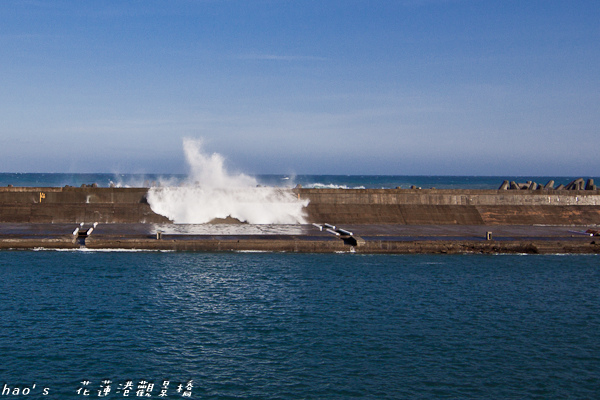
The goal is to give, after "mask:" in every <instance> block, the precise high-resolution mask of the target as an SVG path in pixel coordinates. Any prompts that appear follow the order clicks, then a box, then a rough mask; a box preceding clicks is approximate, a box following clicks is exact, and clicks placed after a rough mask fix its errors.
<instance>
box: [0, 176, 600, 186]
mask: <svg viewBox="0 0 600 400" xmlns="http://www.w3.org/2000/svg"><path fill="white" fill-rule="evenodd" d="M255 178H256V180H257V181H258V183H259V184H261V185H265V186H276V187H294V186H296V185H302V187H306V188H333V189H336V188H342V189H356V188H358V189H360V188H366V189H391V188H397V187H401V188H403V189H408V188H410V187H411V186H416V187H420V188H423V189H430V188H437V189H494V190H495V189H498V188H499V187H500V185H501V184H502V182H503V181H504V180H508V181H515V182H520V183H524V182H527V181H534V182H537V183H541V184H546V183H547V182H548V181H549V180H553V181H555V186H558V185H559V184H564V185H566V184H568V183H569V182H571V181H573V180H575V179H577V178H585V179H586V180H587V179H588V178H592V179H595V182H600V178H599V177H595V178H594V177H581V176H572V177H565V176H563V177H555V176H437V175H431V176H429V175H414V176H408V175H257V176H255ZM186 179H187V176H186V175H174V174H172V175H158V174H65V173H56V174H51V173H0V186H7V185H13V186H29V187H61V186H65V185H69V186H81V185H90V184H94V183H95V184H97V185H98V186H100V187H108V186H111V185H114V186H118V187H119V186H120V187H148V186H153V185H161V184H169V185H178V184H180V183H182V182H184V181H185V180H186Z"/></svg>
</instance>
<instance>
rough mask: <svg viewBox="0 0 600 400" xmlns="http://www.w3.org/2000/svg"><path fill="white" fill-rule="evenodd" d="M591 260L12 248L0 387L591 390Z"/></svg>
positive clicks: (242, 394) (597, 301) (596, 336)
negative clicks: (30, 249)
mask: <svg viewBox="0 0 600 400" xmlns="http://www.w3.org/2000/svg"><path fill="white" fill-rule="evenodd" d="M599 260H600V259H599V258H598V257H597V256H558V255H557V256H476V255H469V256H425V255H419V256H390V255H386V256H376V255H356V254H329V255H316V254H314V255H313V254H277V253H225V254H212V253H161V252H90V251H72V252H59V251H3V252H0V272H1V274H2V280H1V282H0V299H1V301H0V321H1V324H0V355H1V357H2V363H0V385H2V388H4V389H9V390H13V391H14V390H16V389H18V390H19V391H20V392H19V393H21V392H22V391H24V390H26V389H28V388H29V390H30V392H28V393H30V394H29V395H28V396H23V395H22V393H21V394H20V395H18V396H13V397H12V398H48V399H73V398H84V396H83V394H84V393H85V390H89V392H87V393H88V394H90V396H89V397H98V390H106V388H107V387H108V388H110V392H105V393H106V396H105V397H107V398H122V397H125V396H124V394H125V393H127V394H129V397H137V395H138V394H140V395H143V394H150V395H151V397H153V398H173V399H175V398H183V397H184V394H189V395H190V398H195V399H359V398H360V399H559V398H561V399H562V398H571V399H591V398H597V396H598V393H600V268H599V266H600V263H599ZM128 381H130V382H131V386H132V391H131V392H126V390H127V387H128V385H127V383H128ZM144 381H145V382H147V383H148V384H153V385H154V386H153V387H149V386H148V384H144V383H142V384H140V382H144ZM165 381H168V382H169V383H168V385H166V387H165V386H164V383H165ZM34 385H35V387H34ZM179 385H182V386H181V387H180V389H181V391H180V392H178V390H177V389H178V387H179ZM140 387H142V389H140ZM2 388H0V389H2ZM163 388H164V393H166V397H161V396H160V394H161V390H163ZM188 389H189V390H188ZM44 390H45V391H46V392H47V393H48V395H47V396H43V393H44ZM78 390H79V392H78ZM138 390H142V391H143V390H145V392H139V393H138ZM186 392H187V393H186ZM78 393H79V394H78ZM6 397H7V398H9V397H8V396H6ZM145 397H148V396H145ZM185 397H186V398H187V396H185Z"/></svg>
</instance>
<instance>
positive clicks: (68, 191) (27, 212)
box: [0, 187, 169, 223]
mask: <svg viewBox="0 0 600 400" xmlns="http://www.w3.org/2000/svg"><path fill="white" fill-rule="evenodd" d="M147 192H148V189H147V188H91V187H86V188H74V187H64V188H56V187H52V188H23V187H6V188H0V222H29V223H62V222H74V223H79V222H100V223H117V222H130V223H134V222H144V223H160V222H169V220H168V219H167V218H166V217H163V216H162V215H158V214H156V213H154V212H153V211H152V209H151V208H150V206H149V205H148V203H147V201H146V194H147Z"/></svg>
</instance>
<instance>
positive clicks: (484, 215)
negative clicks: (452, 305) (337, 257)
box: [0, 186, 600, 226]
mask: <svg viewBox="0 0 600 400" xmlns="http://www.w3.org/2000/svg"><path fill="white" fill-rule="evenodd" d="M289 190H290V191H292V192H293V193H294V195H295V196H297V197H298V198H300V199H307V200H308V201H309V203H308V206H307V207H306V208H305V211H306V219H307V222H309V223H313V222H316V223H321V222H329V223H334V224H340V223H346V224H404V225H534V224H541V225H581V226H584V225H598V224H600V191H590V190H568V191H566V190H544V191H540V190H520V191H516V190H515V191H511V190H459V189H303V188H295V189H289ZM147 193H148V189H147V188H100V187H90V186H88V187H79V188H74V187H49V188H42V187H40V188H32V187H2V188H0V223H2V222H4V223H81V222H85V223H92V222H98V223H169V222H171V221H169V219H168V218H166V217H164V216H162V215H159V214H156V213H155V212H154V211H152V209H151V207H150V205H149V204H148V202H147V199H146V195H147Z"/></svg>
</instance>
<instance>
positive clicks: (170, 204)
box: [148, 139, 308, 224]
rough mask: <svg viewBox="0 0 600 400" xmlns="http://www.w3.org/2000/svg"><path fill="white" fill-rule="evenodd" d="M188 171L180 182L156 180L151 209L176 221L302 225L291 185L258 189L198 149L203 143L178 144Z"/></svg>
mask: <svg viewBox="0 0 600 400" xmlns="http://www.w3.org/2000/svg"><path fill="white" fill-rule="evenodd" d="M183 148H184V153H185V158H186V161H187V164H188V166H189V169H190V171H189V175H188V178H187V179H186V181H185V182H183V183H182V184H181V185H179V186H173V185H169V184H168V182H167V183H165V182H161V184H160V186H159V187H152V188H150V189H149V191H148V203H149V204H150V207H151V208H152V210H153V211H154V212H156V213H157V214H160V215H164V216H165V217H167V218H169V219H170V220H172V221H174V222H175V223H181V224H203V223H208V222H210V221H212V220H213V219H215V218H221V219H224V218H227V217H232V218H235V219H238V220H240V221H242V222H248V223H250V224H298V223H305V213H304V207H306V206H307V205H308V200H302V199H299V198H298V197H297V196H296V194H294V192H293V191H292V190H291V189H283V188H274V187H261V186H259V185H258V182H257V180H256V179H255V178H253V177H251V176H248V175H245V174H232V173H229V172H228V171H227V170H226V168H225V165H224V164H225V160H224V158H223V157H222V156H221V155H220V154H217V153H213V154H211V155H209V154H206V153H204V152H203V151H202V141H201V140H192V139H185V140H184V143H183Z"/></svg>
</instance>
